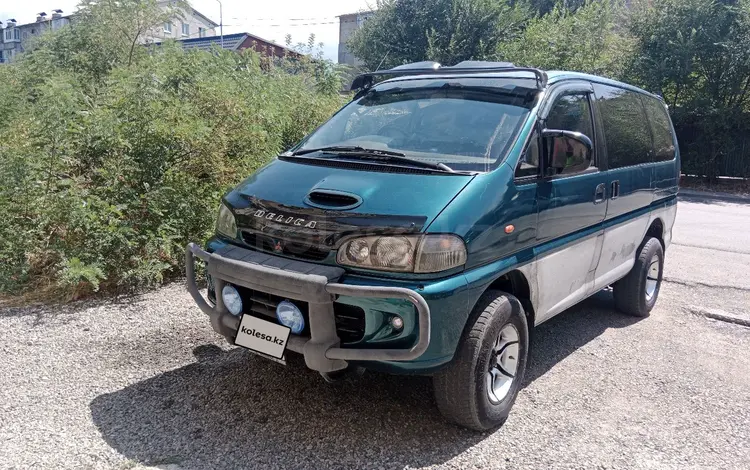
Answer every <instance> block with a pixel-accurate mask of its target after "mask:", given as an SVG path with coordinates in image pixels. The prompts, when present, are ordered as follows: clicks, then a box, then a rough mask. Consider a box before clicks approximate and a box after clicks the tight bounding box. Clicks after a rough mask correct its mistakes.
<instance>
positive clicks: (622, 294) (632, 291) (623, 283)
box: [612, 238, 664, 317]
mask: <svg viewBox="0 0 750 470" xmlns="http://www.w3.org/2000/svg"><path fill="white" fill-rule="evenodd" d="M654 263H658V264H657V265H656V266H654ZM652 267H653V269H652ZM663 271H664V249H663V248H662V246H661V242H660V241H659V240H658V239H656V238H647V239H646V240H645V241H644V243H643V244H642V245H641V248H640V251H639V253H638V257H637V258H636V259H635V264H634V265H633V268H632V269H631V270H630V272H629V273H628V275H627V276H625V277H624V278H622V279H620V280H619V281H617V282H616V283H615V284H614V285H613V286H612V289H613V294H614V298H615V306H616V307H617V309H618V310H620V311H621V312H622V313H626V314H628V315H633V316H636V317H647V316H649V314H650V313H651V309H652V308H654V305H655V304H656V299H657V298H658V297H659V290H660V289H661V280H662V274H663ZM649 281H656V284H655V285H654V284H652V283H650V282H649Z"/></svg>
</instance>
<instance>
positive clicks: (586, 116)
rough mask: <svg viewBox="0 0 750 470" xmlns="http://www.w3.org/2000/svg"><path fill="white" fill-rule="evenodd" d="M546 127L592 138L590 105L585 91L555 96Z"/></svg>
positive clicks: (592, 127)
mask: <svg viewBox="0 0 750 470" xmlns="http://www.w3.org/2000/svg"><path fill="white" fill-rule="evenodd" d="M547 128H548V129H560V130H563V131H575V132H580V133H581V134H584V135H585V136H586V137H588V138H589V139H591V140H592V141H593V140H594V131H593V129H594V126H593V125H592V124H591V106H590V105H589V97H588V94H586V93H576V94H570V95H563V96H560V97H558V98H557V101H555V104H554V105H553V106H552V109H550V111H549V114H548V115H547Z"/></svg>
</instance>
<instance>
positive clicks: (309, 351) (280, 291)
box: [185, 243, 430, 372]
mask: <svg viewBox="0 0 750 470" xmlns="http://www.w3.org/2000/svg"><path fill="white" fill-rule="evenodd" d="M196 256H197V257H198V258H200V259H202V260H203V261H204V262H205V263H206V271H207V273H208V274H209V275H211V278H212V279H213V281H214V289H215V291H216V292H217V293H219V292H221V290H222V288H223V287H224V284H225V283H231V284H236V285H239V286H243V287H246V288H248V289H252V290H255V291H259V292H264V293H267V294H272V295H277V296H281V297H285V298H289V299H294V300H299V301H303V302H307V303H308V306H309V322H310V336H309V337H302V336H296V335H291V336H290V338H289V341H288V343H287V348H288V349H290V350H292V351H294V352H297V353H301V354H303V355H304V357H305V363H306V364H307V366H308V367H309V368H310V369H313V370H317V371H320V372H332V371H335V370H340V369H343V368H345V367H346V366H347V361H411V360H414V359H416V358H418V357H419V356H421V355H422V354H423V353H424V352H425V350H426V349H427V347H428V346H429V344H430V307H429V306H428V305H427V302H426V301H425V299H424V298H423V297H422V296H421V295H420V294H418V293H417V292H415V291H413V290H411V289H406V288H402V287H383V286H362V285H348V284H340V283H338V282H337V281H338V280H339V279H340V278H341V276H343V274H344V270H343V269H341V268H338V267H333V266H323V265H318V264H313V263H306V262H302V261H293V260H288V259H286V258H280V257H277V256H272V255H268V254H265V253H261V252H257V251H252V250H247V249H244V248H240V247H237V246H233V245H227V246H225V247H223V248H221V249H219V250H217V251H216V252H214V253H208V252H206V251H204V250H202V249H201V248H200V247H199V246H197V245H196V244H194V243H190V244H188V246H187V249H186V250H185V258H186V259H185V264H186V274H187V285H188V291H189V292H190V295H191V296H192V297H193V300H195V303H196V304H197V305H198V307H199V308H200V309H201V310H202V311H203V312H204V313H206V314H207V315H208V316H209V318H210V320H211V326H212V327H213V329H214V330H215V331H216V332H217V333H220V334H222V335H223V336H224V337H225V338H227V340H228V341H230V342H231V343H234V339H235V337H236V335H237V329H238V328H239V324H240V318H239V317H235V316H233V315H231V314H230V313H229V312H228V311H227V309H226V308H225V307H224V303H223V301H222V298H221V295H217V296H216V305H215V306H213V307H212V306H211V305H210V304H209V303H208V302H207V301H206V299H205V298H204V297H203V296H202V295H201V294H200V291H199V290H198V286H197V284H196V281H195V257H196ZM337 295H346V296H351V297H370V298H387V299H405V300H408V301H409V302H411V303H412V304H413V305H414V307H415V308H416V311H417V321H418V328H419V330H418V331H419V334H418V339H417V342H416V344H414V345H413V346H412V347H411V348H410V349H364V348H356V349H355V348H342V347H340V339H339V337H338V334H337V333H336V323H335V317H334V312H333V302H334V300H335V299H336V296H337Z"/></svg>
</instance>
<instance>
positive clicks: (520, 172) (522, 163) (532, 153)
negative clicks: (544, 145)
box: [516, 131, 539, 178]
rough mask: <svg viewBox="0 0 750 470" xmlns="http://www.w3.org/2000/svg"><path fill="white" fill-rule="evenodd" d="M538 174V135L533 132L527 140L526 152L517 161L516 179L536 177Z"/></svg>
mask: <svg viewBox="0 0 750 470" xmlns="http://www.w3.org/2000/svg"><path fill="white" fill-rule="evenodd" d="M538 174H539V133H538V132H537V131H534V132H533V133H532V134H531V139H529V144H528V145H527V146H526V150H525V151H524V152H523V154H522V155H521V158H520V159H519V160H518V165H517V166H516V178H523V177H524V176H536V175H538Z"/></svg>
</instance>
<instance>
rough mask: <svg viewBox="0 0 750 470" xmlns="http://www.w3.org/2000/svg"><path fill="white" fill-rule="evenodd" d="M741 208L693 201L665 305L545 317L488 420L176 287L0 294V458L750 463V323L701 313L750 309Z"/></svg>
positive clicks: (686, 209) (747, 236) (54, 461)
mask: <svg viewBox="0 0 750 470" xmlns="http://www.w3.org/2000/svg"><path fill="white" fill-rule="evenodd" d="M728 214H735V215H739V218H738V219H737V221H738V223H741V224H744V229H741V230H738V231H737V233H734V234H731V237H739V238H736V240H737V242H740V241H741V242H742V243H740V245H742V246H744V247H747V246H750V205H748V206H741V205H731V204H710V205H709V204H705V203H681V204H680V209H679V215H678V226H677V228H676V230H675V239H674V240H675V246H674V247H673V249H670V250H669V251H668V254H667V259H668V264H667V266H666V271H665V273H666V276H667V278H668V279H669V282H666V283H665V284H664V285H663V287H662V292H661V294H660V298H659V301H658V303H657V306H656V308H655V309H654V311H653V313H652V315H651V317H649V318H647V319H643V320H639V319H634V318H630V317H627V316H624V315H620V314H618V313H616V312H615V311H614V309H613V307H612V300H611V294H610V293H609V292H602V293H600V294H597V295H596V296H595V297H593V298H591V299H589V300H587V301H585V302H584V303H583V304H581V305H579V306H577V307H575V308H573V309H571V310H569V311H567V312H565V313H563V314H561V315H559V316H558V317H556V318H554V319H552V320H550V321H549V322H547V323H545V324H544V325H542V326H541V327H539V329H538V330H537V331H536V336H535V338H534V344H533V345H532V353H531V361H530V364H529V370H528V372H527V378H526V386H525V388H524V390H522V392H521V394H520V395H519V398H518V401H517V402H516V405H515V407H514V410H513V412H512V414H511V417H510V419H509V420H508V422H507V423H506V425H505V426H503V427H502V428H501V429H499V430H497V431H495V432H493V433H485V434H477V433H473V432H469V431H466V430H462V429H459V428H456V427H453V426H450V425H447V424H445V423H444V422H443V421H442V419H441V418H440V415H439V413H438V411H437V409H436V407H435V404H434V401H433V399H432V394H431V386H430V382H429V379H427V378H423V377H392V376H386V375H380V374H375V373H368V374H366V375H365V376H364V377H363V378H362V379H361V380H360V381H359V382H356V383H354V384H352V383H340V384H334V385H329V384H326V383H324V382H323V380H322V379H321V378H320V377H319V376H318V375H317V374H315V373H314V372H311V371H308V370H306V369H305V368H304V367H303V365H302V363H301V361H293V363H292V364H291V365H290V366H287V367H284V366H280V365H278V364H275V363H272V362H269V361H266V360H263V359H260V358H257V357H255V356H253V355H252V354H249V353H247V352H245V351H243V350H240V349H236V348H232V347H229V346H227V345H226V344H225V343H224V342H223V341H222V340H221V339H220V338H219V337H218V336H217V335H215V334H214V333H213V331H212V330H211V328H210V327H209V325H208V322H207V321H206V319H205V317H204V316H203V314H201V313H200V312H199V311H198V309H197V308H195V307H194V306H193V305H192V303H191V300H190V297H189V295H187V293H186V292H185V290H184V288H183V286H181V285H171V286H168V287H165V288H163V289H160V290H158V291H155V292H151V293H148V294H146V295H143V296H139V297H136V298H128V299H121V300H120V301H118V302H113V301H112V302H99V303H92V302H90V301H89V302H86V303H81V304H74V305H68V306H65V307H62V308H49V307H43V308H39V307H27V308H21V309H7V308H6V309H0V348H1V350H2V357H3V359H4V360H3V361H2V362H1V363H0V410H1V411H2V413H1V415H2V420H0V468H18V469H26V468H37V467H38V468H55V469H58V468H113V469H127V468H142V467H143V466H153V467H159V468H164V469H166V468H170V469H178V468H184V469H202V468H222V469H223V468H352V467H369V468H403V467H410V468H422V467H444V468H552V467H554V468H594V467H598V468H675V469H677V468H680V469H683V468H745V469H746V468H750V328H745V327H740V326H737V325H732V324H727V323H722V322H718V321H715V320H709V319H706V318H704V317H701V316H698V315H693V314H690V313H688V307H690V306H692V305H699V306H705V307H711V308H724V309H726V310H727V311H733V312H735V313H747V312H746V311H747V309H748V308H750V307H748V305H750V302H748V292H750V286H746V285H745V282H747V279H748V278H747V268H748V266H749V265H750V264H747V263H745V261H746V260H745V259H744V258H742V257H741V256H736V255H737V253H735V254H733V255H726V257H725V258H721V265H717V264H716V261H717V259H718V258H717V257H718V256H725V255H724V254H725V253H727V251H726V250H727V249H732V248H733V244H729V243H727V242H726V238H725V237H724V234H725V230H726V228H724V229H719V231H718V232H717V233H712V230H713V229H712V228H711V229H706V228H705V227H702V228H701V225H702V223H701V222H700V221H701V220H703V219H708V220H707V222H708V223H705V221H704V224H705V225H713V224H712V220H711V218H715V219H716V220H717V221H718V220H723V218H724V217H728V216H729V215H728ZM700 230H708V231H707V232H706V233H701V234H697V235H696V233H695V232H696V231H700ZM697 239H699V240H698V241H699V242H700V243H701V244H702V245H701V246H702V248H701V249H702V250H710V251H709V254H706V255H705V256H701V257H700V259H699V260H697V262H698V263H699V264H698V265H696V264H694V263H695V262H696V260H694V259H693V255H695V253H696V252H694V251H692V250H689V249H688V248H690V245H696V244H697V243H696V240H697ZM714 252H717V253H721V254H720V255H716V256H714V255H711V254H710V253H714ZM697 253H701V252H700V251H699V252H697ZM748 256H750V255H748ZM696 266H697V267H696ZM704 267H705V269H706V270H707V273H706V275H705V276H704V277H701V276H697V277H696V274H695V273H696V270H698V269H703V268H704ZM726 286H731V287H726Z"/></svg>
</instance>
